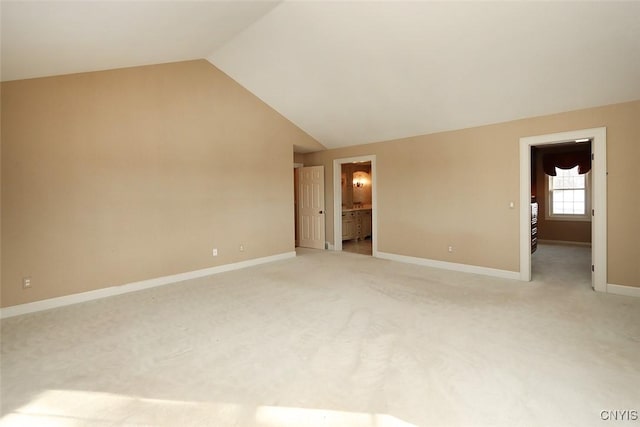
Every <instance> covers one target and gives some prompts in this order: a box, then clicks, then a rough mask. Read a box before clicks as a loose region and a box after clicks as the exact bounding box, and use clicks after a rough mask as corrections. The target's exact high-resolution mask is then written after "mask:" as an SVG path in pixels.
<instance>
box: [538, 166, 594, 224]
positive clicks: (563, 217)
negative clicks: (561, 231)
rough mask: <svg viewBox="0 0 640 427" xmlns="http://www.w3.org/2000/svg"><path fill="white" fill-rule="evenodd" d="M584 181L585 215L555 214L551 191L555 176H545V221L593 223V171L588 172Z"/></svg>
mask: <svg viewBox="0 0 640 427" xmlns="http://www.w3.org/2000/svg"><path fill="white" fill-rule="evenodd" d="M584 175H585V179H584V214H559V213H553V199H552V195H551V193H552V191H551V180H552V179H553V178H554V177H553V176H550V175H546V176H545V178H546V179H545V181H544V185H545V189H544V190H545V191H544V192H545V203H546V205H547V207H546V209H545V219H547V220H550V221H585V222H591V171H589V172H587V173H586V174H584Z"/></svg>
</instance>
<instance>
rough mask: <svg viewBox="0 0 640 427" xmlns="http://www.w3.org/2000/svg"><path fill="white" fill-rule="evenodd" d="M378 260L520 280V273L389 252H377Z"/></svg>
mask: <svg viewBox="0 0 640 427" xmlns="http://www.w3.org/2000/svg"><path fill="white" fill-rule="evenodd" d="M376 256H377V257H378V258H383V259H388V260H391V261H398V262H404V263H407V264H417V265H422V266H425V267H434V268H442V269H444V270H453V271H461V272H463V273H473V274H482V275H484V276H493V277H501V278H503V279H513V280H520V272H519V271H508V270H498V269H496V268H489V267H480V266H477V265H469V264H458V263H454V262H447V261H438V260H433V259H427V258H416V257H411V256H406V255H397V254H391V253H388V252H379V251H378V252H377V254H376Z"/></svg>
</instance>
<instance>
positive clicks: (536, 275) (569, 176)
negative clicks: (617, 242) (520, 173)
mask: <svg viewBox="0 0 640 427" xmlns="http://www.w3.org/2000/svg"><path fill="white" fill-rule="evenodd" d="M591 153H592V147H591V139H589V138H584V139H580V140H578V141H577V142H576V141H570V142H566V143H557V144H545V145H537V146H532V147H531V230H532V232H531V252H532V256H531V270H532V278H533V280H541V281H545V280H553V281H562V282H565V283H570V284H571V286H572V287H578V288H579V287H584V288H586V289H588V288H590V287H591V286H592V283H591V265H592V259H591V232H592V230H591V218H592V217H591V200H592V194H591V190H592V187H593V185H592V182H591V176H592V174H591Z"/></svg>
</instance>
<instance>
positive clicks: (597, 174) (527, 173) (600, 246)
mask: <svg viewBox="0 0 640 427" xmlns="http://www.w3.org/2000/svg"><path fill="white" fill-rule="evenodd" d="M581 141H582V142H584V141H590V142H591V192H590V195H591V211H590V212H587V214H590V215H591V272H592V273H591V284H592V287H593V288H594V289H595V290H596V291H600V292H606V291H607V227H606V224H607V203H606V200H607V194H606V192H607V187H606V182H607V179H606V173H607V171H606V142H607V141H606V128H594V129H583V130H578V131H570V132H562V133H556V134H549V135H539V136H531V137H524V138H520V206H521V209H520V278H521V279H522V280H525V281H530V280H531V264H532V262H531V258H532V254H531V249H532V248H531V243H532V224H531V221H532V209H531V208H530V207H531V206H532V204H531V188H532V182H531V176H532V153H531V151H532V150H531V148H532V147H539V146H552V145H554V146H555V145H558V144H567V143H580V142H581Z"/></svg>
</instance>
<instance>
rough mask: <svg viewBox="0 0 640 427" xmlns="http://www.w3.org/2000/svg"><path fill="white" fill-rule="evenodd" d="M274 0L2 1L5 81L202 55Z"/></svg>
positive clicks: (256, 17)
mask: <svg viewBox="0 0 640 427" xmlns="http://www.w3.org/2000/svg"><path fill="white" fill-rule="evenodd" d="M277 3H278V2H277V1H117V0H110V1H91V0H82V1H78V0H76V1H25V0H21V1H6V0H2V3H1V4H2V6H1V7H2V9H1V13H2V17H1V22H2V67H1V70H2V80H3V81H7V80H16V79H25V78H31V77H42V76H51V75H57V74H69V73H77V72H85V71H97V70H106V69H112V68H121V67H132V66H137V65H147V64H158V63H163V62H174V61H182V60H188V59H201V58H205V57H206V56H207V55H209V54H211V52H213V51H214V50H215V49H216V48H218V47H219V46H221V45H222V44H223V43H224V42H226V41H228V40H229V39H231V38H232V37H233V36H234V35H236V34H237V33H238V32H239V31H241V30H243V29H245V28H246V27H247V26H249V25H251V24H252V23H253V22H255V21H256V20H257V19H258V18H260V17H261V16H262V15H264V14H265V13H267V12H268V11H269V10H271V9H272V8H273V7H274V6H275V5H277Z"/></svg>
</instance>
